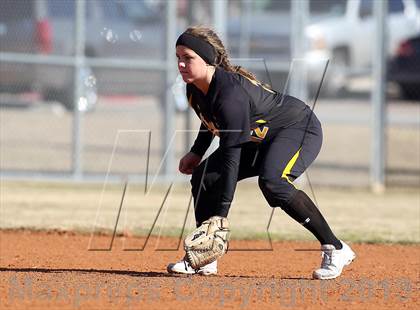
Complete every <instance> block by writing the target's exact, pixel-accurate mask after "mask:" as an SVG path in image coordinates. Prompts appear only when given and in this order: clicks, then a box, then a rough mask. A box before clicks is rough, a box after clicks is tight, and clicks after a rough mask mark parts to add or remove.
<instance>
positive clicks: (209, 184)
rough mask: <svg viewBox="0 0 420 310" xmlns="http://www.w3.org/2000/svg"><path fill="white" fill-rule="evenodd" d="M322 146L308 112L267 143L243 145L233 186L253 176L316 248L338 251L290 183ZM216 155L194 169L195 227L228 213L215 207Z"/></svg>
mask: <svg viewBox="0 0 420 310" xmlns="http://www.w3.org/2000/svg"><path fill="white" fill-rule="evenodd" d="M321 145H322V129H321V124H320V122H319V120H318V119H317V118H316V116H315V114H313V113H309V114H308V115H307V116H306V117H305V118H304V119H303V120H302V121H300V122H298V123H296V124H294V125H292V126H290V127H287V128H285V129H282V130H280V131H279V132H278V133H277V134H276V136H275V137H274V138H273V139H272V140H271V141H270V142H266V143H261V144H259V145H252V146H251V145H247V146H243V147H242V150H241V158H240V163H239V171H238V181H240V180H243V179H246V178H249V177H254V176H258V185H259V187H260V189H261V191H262V193H263V194H264V197H265V199H266V200H267V202H268V203H269V205H270V206H271V207H280V208H281V209H283V210H284V211H285V212H286V213H287V214H288V215H289V216H290V217H292V218H293V219H294V220H295V221H297V222H298V223H300V224H302V225H303V226H304V227H305V228H306V229H308V230H309V231H310V232H311V233H312V234H313V235H314V236H315V237H316V238H317V239H318V240H319V242H320V243H321V244H332V245H334V246H335V248H336V249H341V248H342V244H341V242H340V241H339V240H338V239H337V237H336V236H335V235H334V234H333V232H332V231H331V229H330V227H329V225H328V223H327V222H326V220H325V219H324V217H323V216H322V214H321V213H320V211H319V210H318V208H317V207H316V206H315V204H314V203H313V202H312V200H311V199H310V198H309V197H308V196H307V195H306V194H305V193H304V192H303V191H300V190H298V189H296V188H295V186H294V185H293V183H292V182H293V181H294V180H295V179H296V178H297V177H299V176H300V175H301V174H302V173H303V172H304V171H305V170H306V169H307V168H308V167H309V165H310V164H311V163H312V162H313V161H314V160H315V158H316V157H317V155H318V153H319V151H320V149H321ZM221 155H222V154H221V151H220V149H218V150H216V151H215V152H214V153H212V154H211V155H210V156H209V157H208V158H207V159H206V160H204V161H203V162H202V163H200V165H199V166H198V167H197V168H196V169H194V172H193V175H192V178H191V184H192V193H193V197H194V207H195V219H196V225H197V227H198V226H200V225H201V223H202V222H203V221H205V220H207V219H208V218H210V217H211V216H214V215H219V216H224V217H226V216H227V214H228V212H229V210H228V209H223V210H218V209H216V208H215V206H217V202H218V201H219V200H220V195H221V182H220V181H221V165H220V161H221V160H222V156H221Z"/></svg>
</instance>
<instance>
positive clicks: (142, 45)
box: [0, 0, 165, 110]
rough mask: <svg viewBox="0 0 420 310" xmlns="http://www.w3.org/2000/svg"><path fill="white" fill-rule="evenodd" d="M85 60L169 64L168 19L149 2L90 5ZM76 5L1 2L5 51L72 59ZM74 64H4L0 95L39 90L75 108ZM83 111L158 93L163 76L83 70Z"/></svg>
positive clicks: (64, 0)
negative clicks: (115, 97)
mask: <svg viewBox="0 0 420 310" xmlns="http://www.w3.org/2000/svg"><path fill="white" fill-rule="evenodd" d="M85 3H86V22H85V29H86V32H85V37H86V44H85V51H84V52H85V56H86V57H91V58H93V57H100V58H126V59H127V58H128V59H148V60H151V59H153V60H157V59H164V57H165V49H164V45H165V44H164V43H165V42H164V40H165V35H164V34H165V14H164V12H162V10H159V7H156V8H153V7H151V6H150V5H148V3H150V2H146V1H145V0H137V1H102V0H90V1H86V2H85ZM75 8H76V5H75V0H59V1H57V0H19V1H1V2H0V52H5V53H25V54H34V55H37V54H42V55H53V56H56V55H57V56H72V55H74V53H75V38H74V37H75ZM73 70H74V69H73V67H71V66H69V65H58V64H54V65H52V64H48V65H46V64H31V63H21V62H13V63H12V62H4V63H2V65H1V66H0V85H1V86H0V91H7V92H20V91H37V92H39V93H40V94H42V96H43V98H45V99H46V100H57V101H59V102H61V103H62V104H63V105H64V106H65V107H66V108H67V109H69V110H72V109H73V106H74V98H73V96H74V95H73V92H74V71H73ZM79 79H80V80H81V81H82V85H83V89H82V94H83V98H84V100H82V101H81V102H82V106H81V107H80V108H81V109H83V108H89V107H92V106H94V103H95V102H96V98H97V92H99V93H100V94H118V93H124V94H139V93H145V94H149V93H158V92H160V91H161V89H162V83H163V82H162V81H163V79H162V74H161V73H159V72H150V71H149V72H145V71H140V70H134V69H114V68H104V67H103V68H101V67H92V68H89V67H85V68H83V70H82V72H81V74H80V77H79Z"/></svg>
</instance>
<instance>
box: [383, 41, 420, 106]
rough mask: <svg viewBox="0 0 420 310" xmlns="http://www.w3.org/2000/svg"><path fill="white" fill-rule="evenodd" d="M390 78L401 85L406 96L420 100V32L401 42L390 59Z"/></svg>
mask: <svg viewBox="0 0 420 310" xmlns="http://www.w3.org/2000/svg"><path fill="white" fill-rule="evenodd" d="M388 80H389V81H392V82H395V83H397V84H398V85H399V86H400V89H401V93H402V95H403V97H404V98H406V99H414V100H419V101H420V34H418V35H417V36H415V37H413V38H410V39H408V40H405V41H403V42H401V43H400V45H399V46H398V49H397V53H396V55H395V57H393V58H391V60H390V61H389V68H388Z"/></svg>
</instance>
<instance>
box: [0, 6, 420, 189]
mask: <svg viewBox="0 0 420 310" xmlns="http://www.w3.org/2000/svg"><path fill="white" fill-rule="evenodd" d="M373 3H374V1H365V0H360V1H359V0H353V1H346V0H331V1H323V0H318V1H316V0H314V1H302V2H300V4H299V5H300V6H296V3H295V2H293V1H287V0H284V1H283V0H281V1H277V0H258V1H247V0H229V1H227V0H226V1H224V0H222V1H207V0H197V1H191V0H177V1H175V0H174V1H164V0H161V1H159V0H153V1H149V0H138V1H130V0H103V1H102V0H101V1H99V0H98V1H97V0H91V1H82V0H81V1H76V0H60V1H54V0H19V1H14V0H3V1H2V2H1V4H0V6H1V9H0V61H1V64H0V102H1V115H0V118H1V119H0V126H1V132H0V143H1V148H0V157H1V158H0V169H1V174H2V176H3V177H9V178H14V177H20V178H29V179H30V178H33V177H41V178H50V177H52V178H63V179H70V178H74V177H76V178H80V179H82V180H91V179H95V180H99V181H103V180H104V178H106V177H108V178H117V179H119V178H130V179H133V180H140V181H141V180H145V178H146V175H147V174H149V175H155V174H158V175H159V176H161V177H163V178H165V177H166V178H168V177H169V178H171V179H173V178H176V177H177V172H176V167H177V161H178V159H179V158H180V157H181V156H182V155H183V153H184V152H185V151H186V150H188V149H189V147H190V145H191V143H192V142H193V140H194V138H195V136H196V131H197V130H198V128H199V120H198V119H197V118H196V117H195V116H194V115H192V114H191V111H188V109H187V104H186V100H185V95H184V87H185V86H184V85H183V84H182V81H181V80H180V79H179V77H178V78H177V73H176V61H175V51H174V42H175V40H176V37H177V35H178V34H179V33H181V32H182V31H183V30H184V29H185V27H187V26H188V25H191V24H204V25H213V26H215V27H216V29H217V30H218V31H219V33H220V34H221V36H222V37H223V39H224V42H225V43H226V47H227V49H228V51H229V53H230V56H231V57H232V58H233V62H234V63H236V64H239V65H242V66H244V67H246V68H248V69H250V70H251V71H253V72H255V73H256V75H257V77H258V78H259V79H261V80H262V81H263V82H265V83H268V84H271V85H272V87H273V88H274V89H277V90H279V91H284V92H288V93H290V94H292V95H296V96H298V97H300V98H302V99H304V100H306V102H307V103H308V104H309V105H310V106H315V113H316V114H317V115H318V116H319V118H320V119H321V121H322V123H323V126H324V135H325V136H324V146H323V149H322V151H321V154H320V156H319V158H318V159H317V161H316V162H315V163H314V165H313V167H311V169H309V171H308V177H309V178H310V180H311V182H315V183H320V184H321V183H322V184H329V185H333V184H340V185H363V186H365V185H369V183H370V169H371V168H372V167H371V166H372V160H371V156H372V127H371V126H372V125H371V121H372V118H374V115H373V112H372V106H371V99H370V95H371V92H372V90H373V89H374V87H375V84H374V83H373V80H372V74H371V67H372V64H373V46H372V44H371V42H373V40H374V39H375V37H374V34H375V32H374V31H373V30H372V29H374V28H373V27H374V14H373ZM305 4H306V7H305ZM419 7H420V3H419V0H398V1H397V0H395V1H394V0H390V1H389V7H388V15H387V23H388V25H389V32H388V37H387V38H388V41H387V42H388V44H389V51H388V53H387V59H388V61H387V63H388V65H389V66H388V74H387V81H388V82H387V88H386V93H387V98H388V99H387V104H386V107H385V109H386V117H385V120H386V129H385V130H386V132H385V133H386V140H385V142H386V149H385V152H386V170H385V171H386V176H387V182H389V183H391V184H397V185H407V184H408V185H413V184H414V185H418V184H419V183H420V173H419V172H420V161H419V158H420V129H419V124H420V110H419V109H420V105H419V104H418V103H419V101H420V100H419V96H420V84H419V81H420V78H419V76H418V72H420V69H416V68H419V66H420V56H419V55H420V47H419V44H420V43H419V42H420V39H419V33H420V17H419ZM305 10H306V12H307V13H306V14H304V13H302V12H305ZM327 60H329V63H327ZM327 64H328V67H327V71H326V75H325V77H324V80H323V83H322V88H321V89H320V92H318V86H319V84H320V82H321V79H322V77H323V73H324V69H325V68H326V65H327ZM302 81H303V82H302ZM302 85H303V86H305V85H307V87H302ZM377 155H378V156H381V154H377Z"/></svg>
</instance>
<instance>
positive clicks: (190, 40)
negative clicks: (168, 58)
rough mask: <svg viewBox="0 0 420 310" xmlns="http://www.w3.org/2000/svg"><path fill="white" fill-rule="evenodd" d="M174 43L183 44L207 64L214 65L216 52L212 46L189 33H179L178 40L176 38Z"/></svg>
mask: <svg viewBox="0 0 420 310" xmlns="http://www.w3.org/2000/svg"><path fill="white" fill-rule="evenodd" d="M175 45H176V46H178V45H183V46H186V47H188V48H190V49H192V50H193V51H194V52H196V53H197V54H198V55H199V56H200V57H201V58H203V59H204V61H205V62H206V63H208V64H209V65H214V64H215V63H216V53H215V50H214V48H213V46H212V45H211V44H210V43H208V42H206V41H204V40H203V39H201V38H198V37H196V36H194V35H192V34H190V33H187V32H184V33H183V34H181V35H180V36H179V38H178V40H176V44H175Z"/></svg>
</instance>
